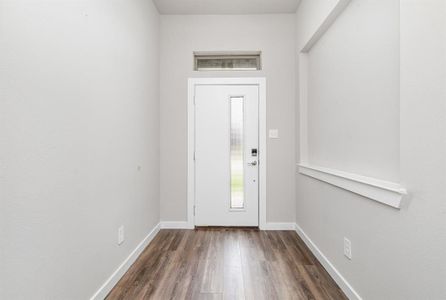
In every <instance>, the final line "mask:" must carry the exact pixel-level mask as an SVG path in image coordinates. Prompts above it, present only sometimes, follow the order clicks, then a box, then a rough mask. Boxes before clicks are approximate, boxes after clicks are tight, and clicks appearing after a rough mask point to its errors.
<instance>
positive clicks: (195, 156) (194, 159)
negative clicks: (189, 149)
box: [194, 151, 196, 160]
mask: <svg viewBox="0 0 446 300" xmlns="http://www.w3.org/2000/svg"><path fill="white" fill-rule="evenodd" d="M195 155H196V154H195V151H194V160H195V157H196V156H195Z"/></svg>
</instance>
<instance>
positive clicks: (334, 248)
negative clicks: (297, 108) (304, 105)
mask: <svg viewBox="0 0 446 300" xmlns="http://www.w3.org/2000/svg"><path fill="white" fill-rule="evenodd" d="M320 2H321V1H314V0H311V1H310V0H303V1H302V3H301V6H300V8H299V11H298V13H297V28H298V30H297V32H298V33H299V32H300V31H299V30H300V29H299V28H300V27H303V28H308V27H309V26H310V25H311V22H312V20H315V19H321V15H324V14H325V15H326V14H327V13H328V12H329V11H330V10H331V8H332V7H333V5H332V3H330V2H327V3H326V4H324V5H322V4H321V3H320ZM445 16H446V4H445V2H444V1H442V0H428V1H416V0H401V1H388V0H382V1H375V0H352V2H351V3H350V5H349V7H347V9H346V10H345V11H344V13H343V14H342V15H341V16H340V17H339V19H338V20H337V21H336V22H335V23H334V24H333V27H332V28H330V29H329V31H328V32H327V33H326V36H324V37H323V38H322V39H321V41H320V42H321V43H320V44H317V45H315V48H314V49H313V50H316V52H314V53H313V54H316V55H313V54H312V57H311V58H310V59H312V60H313V61H312V62H310V64H311V63H313V67H315V69H314V71H324V73H323V74H322V73H321V74H320V75H321V76H320V77H317V78H316V77H313V78H312V79H311V80H313V82H312V83H310V85H311V84H317V87H318V89H320V91H319V96H320V98H318V99H317V100H316V101H315V102H313V103H312V105H314V107H313V110H311V114H312V115H311V116H310V117H312V118H313V120H312V122H314V123H313V130H312V131H310V133H309V135H313V138H315V139H318V138H319V139H320V138H321V136H317V134H320V133H321V132H322V134H324V135H325V138H327V139H328V132H327V131H325V133H324V130H327V127H318V126H324V124H325V122H328V121H333V118H332V117H331V116H329V115H327V113H326V111H324V110H327V109H329V110H330V112H331V113H333V114H337V113H339V114H341V115H342V116H343V118H347V119H348V121H352V122H353V121H354V122H355V124H356V127H355V128H353V129H352V128H348V127H345V123H342V122H338V123H337V122H332V127H333V128H331V129H330V130H331V131H332V133H333V134H336V131H337V130H339V131H341V130H342V131H343V132H344V133H345V130H350V131H351V132H349V137H350V139H351V140H346V137H345V136H344V138H341V139H338V140H337V139H329V140H320V141H317V142H315V140H313V148H312V152H311V154H313V155H315V156H314V157H316V158H317V159H318V161H319V162H321V163H322V159H323V158H327V162H326V163H330V164H333V165H330V166H331V167H333V166H334V167H337V168H341V167H342V168H348V169H349V170H350V171H353V172H362V173H363V171H367V170H368V172H370V173H369V174H364V175H370V176H377V177H381V178H382V177H386V178H382V179H393V180H400V181H401V183H402V185H403V186H405V187H406V188H407V189H408V191H409V196H408V197H407V198H406V200H405V204H404V206H403V208H402V209H401V210H396V209H393V208H390V207H388V206H385V205H382V204H379V203H377V202H375V201H372V200H370V199H366V198H363V197H360V196H357V195H355V194H352V193H350V192H347V191H344V190H342V189H339V188H337V187H334V186H331V185H329V184H326V183H323V182H320V181H317V180H315V179H312V178H309V177H306V176H304V175H297V177H296V182H297V186H296V193H297V197H296V198H297V201H296V203H297V206H296V219H297V223H298V224H299V225H300V227H301V228H302V229H303V230H304V231H305V233H306V234H307V235H308V236H309V238H310V239H311V240H312V241H313V242H314V243H315V244H316V245H317V247H318V248H319V249H320V250H321V251H322V252H323V253H324V254H325V256H326V257H327V258H328V259H329V260H330V261H331V262H332V264H333V265H334V267H335V268H336V269H337V270H338V271H339V272H340V273H341V274H342V275H343V276H344V277H345V278H346V279H347V281H348V282H349V283H350V284H351V285H352V286H353V288H354V289H355V290H356V291H357V292H358V293H359V295H360V296H362V297H363V298H364V299H396V300H398V299H444V298H446V286H445V278H446V261H445V260H444V249H446V236H445V234H444V233H445V232H446V221H445V220H446V203H445V201H444V193H443V187H444V186H445V184H446V167H445V166H446V158H445V155H444V153H446V102H445V99H446V18H445ZM322 19H323V17H322ZM398 19H400V26H401V27H400V28H398V29H399V30H400V38H401V41H400V52H399V53H398V54H399V55H398V57H399V58H400V66H398V68H399V70H400V72H401V73H400V75H399V76H398V77H399V78H397V79H396V78H395V73H396V72H395V61H396V60H397V59H398V57H395V55H396V53H395V45H396V44H397V40H398V35H396V33H397V32H396V31H395V26H396V25H398V24H396V23H395V21H397V20H398ZM309 24H310V25H309ZM310 27H311V26H310ZM313 28H314V27H313ZM313 30H314V29H313ZM302 31H303V32H305V29H302ZM307 31H310V32H311V30H310V29H308V30H307ZM361 37H362V39H360V38H361ZM297 39H298V44H299V41H300V40H301V39H303V36H299V34H298V35H297ZM306 39H307V38H306ZM352 39H353V40H352ZM363 39H370V40H369V41H365V40H363ZM366 44H367V47H368V49H365V48H362V47H364V46H365V45H366ZM347 46H348V47H347ZM361 48H362V49H363V50H362V52H361V55H357V53H355V52H353V53H352V51H359V50H361ZM313 50H312V51H313ZM373 53H376V54H379V55H376V56H375V55H370V54H373ZM346 54H348V55H346ZM369 55H370V56H369ZM367 56H369V57H367ZM390 58H391V59H390ZM340 62H342V65H341V64H340ZM383 63H385V65H383ZM371 65H373V66H372V67H371ZM330 68H331V69H330ZM336 69H337V70H338V72H336ZM361 71H362V72H364V73H363V74H361V73H359V72H361ZM355 73H356V74H357V76H358V77H359V78H367V77H369V78H368V80H367V84H364V82H357V81H356V79H355V78H352V75H353V74H355ZM372 75H373V76H372ZM352 80H353V82H354V85H353V86H352V89H351V90H349V89H347V88H345V87H346V86H348V85H346V81H347V82H352ZM399 81H400V83H399ZM371 87H377V88H376V89H375V90H373V89H371ZM378 87H379V88H378ZM397 87H399V88H400V90H398V91H397V90H396V88H397ZM341 88H342V89H341ZM327 91H331V93H332V95H330V94H329V93H327ZM361 92H362V93H363V94H364V97H361V98H360V99H359V98H358V101H360V102H359V103H351V104H352V105H351V106H350V105H349V106H345V105H340V106H337V105H333V103H329V101H332V100H333V99H334V98H336V97H342V99H346V100H345V101H347V100H348V99H349V97H352V96H353V95H359V94H360V93H361ZM397 93H398V94H400V99H399V101H398V102H395V101H394V100H395V95H396V94H397ZM371 94H373V97H370V95H371ZM314 95H315V94H313V96H314ZM382 97H386V99H388V100H387V101H386V102H381V99H383V98H382ZM338 99H341V98H338ZM376 99H378V100H376ZM311 100H312V99H311V97H310V99H309V101H311ZM350 101H351V100H350ZM377 101H378V102H377ZM316 105H320V106H316ZM358 105H360V106H359V107H358ZM369 107H370V111H371V112H372V113H373V115H375V116H376V117H377V118H380V121H382V122H384V125H385V126H381V124H378V125H377V126H376V127H375V128H371V127H369V128H367V127H366V128H364V124H361V122H360V120H358V118H357V116H355V115H352V116H349V115H348V114H349V113H353V112H356V113H357V112H361V114H362V115H363V116H364V117H363V119H364V120H366V121H367V122H373V120H371V118H370V116H369V115H368V114H367V111H369ZM341 108H342V110H340V109H341ZM346 110H347V111H346ZM353 110H354V111H353ZM380 110H381V111H380ZM327 118H328V119H327ZM392 120H393V121H395V123H392ZM343 122H344V121H343ZM361 131H364V135H365V137H369V138H371V139H372V140H373V141H375V142H376V141H378V140H381V141H380V147H381V149H382V150H379V149H378V147H376V145H373V144H370V143H369V142H368V141H364V139H363V138H362V137H361V136H360V135H359V133H360V132H361ZM398 131H399V132H398ZM297 132H299V131H298V130H297ZM398 136H399V137H398ZM395 139H396V140H397V141H398V143H395ZM341 141H342V143H348V144H349V145H355V149H353V150H352V151H355V153H354V154H352V155H350V156H347V155H345V154H346V153H341V152H340V151H339V145H338V144H337V142H341ZM330 143H332V145H333V147H331V146H330ZM328 146H330V147H331V148H333V150H334V151H333V152H329V151H327V150H328V149H320V148H317V147H328ZM372 150H374V151H380V153H372V152H370V151H372ZM310 151H311V150H310ZM324 151H325V152H324ZM297 154H298V153H297ZM361 155H364V157H363V159H364V160H367V159H369V158H370V159H371V160H372V161H373V160H376V159H377V158H380V159H379V160H376V165H375V166H374V167H373V166H370V168H369V167H367V164H369V163H370V162H367V161H362V160H361ZM398 166H399V167H398ZM344 237H348V238H349V239H350V240H351V241H352V249H353V259H352V260H351V261H349V260H348V259H346V258H345V257H344V256H343V238H344Z"/></svg>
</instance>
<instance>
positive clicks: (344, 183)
mask: <svg viewBox="0 0 446 300" xmlns="http://www.w3.org/2000/svg"><path fill="white" fill-rule="evenodd" d="M298 169H299V173H301V174H304V175H307V176H310V177H313V178H316V179H318V180H321V181H324V182H327V183H329V184H332V185H334V186H337V187H340V188H342V189H344V190H347V191H351V192H353V193H355V194H358V195H361V196H364V197H367V198H369V199H373V200H375V201H378V202H381V203H384V204H386V205H389V206H392V207H395V208H400V207H401V200H402V199H403V196H404V195H406V194H407V191H406V189H404V188H403V187H402V186H401V185H400V184H398V183H394V182H389V181H384V180H379V179H375V178H371V177H366V176H361V175H357V174H351V173H347V172H343V171H338V170H332V169H328V168H323V167H315V166H309V165H307V164H302V163H301V164H298Z"/></svg>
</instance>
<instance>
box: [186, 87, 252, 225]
mask: <svg viewBox="0 0 446 300" xmlns="http://www.w3.org/2000/svg"><path fill="white" fill-rule="evenodd" d="M258 158H259V87H258V86H257V85H197V86H196V87H195V225H196V226H258V225H259V212H258V210H259V172H258V170H259V160H258Z"/></svg>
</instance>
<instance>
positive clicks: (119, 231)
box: [118, 225, 125, 245]
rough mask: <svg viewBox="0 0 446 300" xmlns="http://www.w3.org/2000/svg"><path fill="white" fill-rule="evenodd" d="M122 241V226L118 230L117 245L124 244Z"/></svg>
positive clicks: (123, 234) (123, 233) (123, 235)
mask: <svg viewBox="0 0 446 300" xmlns="http://www.w3.org/2000/svg"><path fill="white" fill-rule="evenodd" d="M124 239H125V232H124V225H121V226H120V227H119V228H118V245H121V244H122V243H124Z"/></svg>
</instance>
